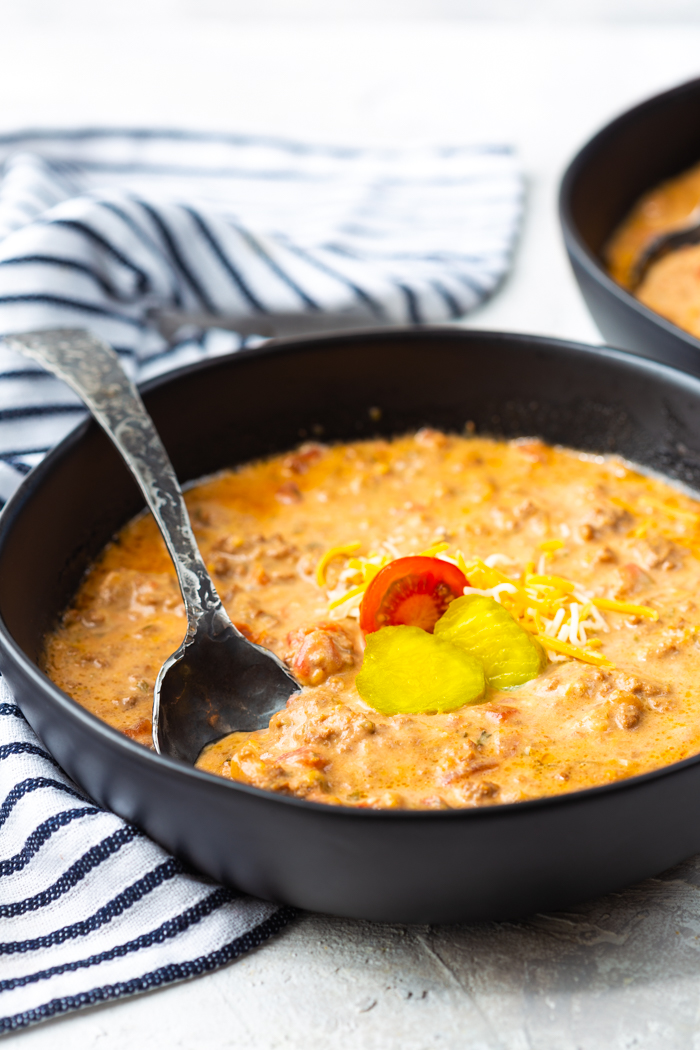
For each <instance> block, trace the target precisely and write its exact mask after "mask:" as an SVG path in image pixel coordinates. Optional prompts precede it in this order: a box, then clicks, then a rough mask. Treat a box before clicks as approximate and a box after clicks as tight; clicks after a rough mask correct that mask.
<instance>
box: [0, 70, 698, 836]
mask: <svg viewBox="0 0 700 1050" xmlns="http://www.w3.org/2000/svg"><path fill="white" fill-rule="evenodd" d="M698 84H700V78H699V80H698ZM358 335H361V336H370V337H372V338H378V339H381V340H384V339H386V340H391V339H394V338H396V337H401V338H411V337H414V338H415V337H424V336H426V335H427V336H433V337H437V338H445V337H449V336H455V335H458V336H460V337H462V338H464V339H466V340H467V341H470V340H472V339H473V340H474V341H484V340H486V341H489V340H493V341H494V342H500V341H505V342H509V343H513V342H515V343H519V342H523V343H528V344H530V345H532V344H535V345H536V346H542V347H546V348H549V349H553V350H555V351H556V350H561V351H563V352H571V351H573V352H575V353H585V354H592V355H593V356H595V357H600V358H604V359H607V360H610V361H617V362H620V363H621V364H623V365H627V366H631V367H633V368H634V369H635V370H637V371H640V372H643V373H644V372H646V373H649V374H650V375H651V376H654V375H656V376H658V377H659V378H660V379H662V378H665V379H666V380H668V379H672V380H673V381H674V382H675V383H677V384H679V385H681V386H682V387H685V388H687V389H688V392H689V393H693V394H694V395H695V396H696V397H697V398H698V400H700V377H695V376H693V375H691V374H689V373H687V372H683V371H682V370H681V369H678V368H674V367H673V366H671V365H666V364H662V363H661V362H658V361H654V360H651V359H648V358H644V357H640V356H638V355H636V354H634V353H632V352H631V351H628V350H621V349H615V348H613V347H608V346H604V345H601V346H596V345H593V344H587V343H579V342H575V341H573V340H567V339H560V338H557V337H551V336H542V335H536V334H532V335H530V334H528V333H522V332H506V331H497V330H489V329H476V328H463V327H461V326H458V325H452V324H450V325H425V326H423V325H420V326H415V325H405V326H404V325H402V326H399V325H397V326H384V327H381V328H364V329H357V330H353V331H344V332H342V333H338V334H334V333H318V334H313V335H310V336H305V337H299V336H293V337H292V336H290V337H285V338H279V339H274V340H269V341H268V342H266V343H263V344H261V345H259V346H255V347H246V348H244V349H241V350H237V351H232V352H231V353H228V354H222V355H218V356H217V357H213V358H207V359H205V360H201V361H196V362H194V363H190V364H187V365H183V366H181V367H179V368H176V369H173V370H172V371H169V372H166V373H163V374H161V375H159V376H156V377H153V378H151V379H148V380H147V381H146V382H144V383H143V384H139V390H140V392H141V393H142V394H144V395H146V397H147V396H148V394H149V393H150V392H151V391H154V390H159V389H160V388H162V387H163V386H166V385H167V384H168V383H169V382H171V381H177V380H179V379H182V378H184V377H187V376H189V375H193V374H195V373H198V372H202V371H207V370H208V369H210V368H215V367H217V366H221V365H230V364H232V363H235V362H238V361H241V362H245V361H246V360H251V359H259V358H262V357H266V358H268V357H270V356H273V357H279V356H287V355H293V354H294V353H295V352H296V351H297V349H299V348H303V347H305V346H307V345H308V344H315V343H323V342H330V343H331V344H332V345H333V346H335V345H339V344H343V343H346V342H353V341H354V340H355V339H356V338H357V337H358ZM93 428H97V429H98V424H97V423H96V422H95V421H94V420H93V419H91V418H90V417H89V416H88V418H86V419H84V420H82V421H81V422H80V423H78V424H76V426H75V427H74V428H73V429H72V430H71V431H70V432H69V433H68V434H67V435H66V436H65V437H64V438H63V439H62V440H61V441H60V442H59V443H58V444H57V445H55V446H54V448H52V449H51V450H50V451H49V452H48V453H47V454H46V455H45V457H44V459H43V460H42V461H41V462H40V463H39V464H38V465H37V466H36V467H35V468H34V469H33V470H32V471H31V472H30V473H29V474H28V475H27V476H26V478H25V479H24V480H23V481H22V483H21V484H20V486H19V487H18V488H17V490H16V491H15V492H14V493H13V495H12V496H11V497H10V499H9V500H8V501H7V503H6V504H5V506H4V507H3V508H2V510H1V511H0V548H2V546H3V544H4V542H5V538H6V536H7V534H9V532H10V531H11V530H12V528H13V525H14V519H15V518H16V517H17V516H18V515H19V514H20V513H21V511H22V508H23V505H24V503H25V501H26V500H28V499H30V498H31V497H32V495H33V494H34V492H35V491H36V490H37V489H39V488H40V487H41V485H42V484H43V482H44V478H45V477H46V476H47V475H48V474H49V473H50V472H51V470H52V469H53V466H54V463H55V462H56V461H57V460H60V459H61V458H62V457H64V456H66V455H69V454H70V452H71V450H72V448H73V447H74V446H75V445H77V444H78V443H79V442H80V441H81V440H82V439H83V438H84V437H85V436H86V435H87V433H88V432H89V431H90V430H92V429H93ZM0 651H1V652H2V659H3V663H4V662H5V660H9V661H12V662H14V664H15V665H16V666H17V667H18V668H19V670H20V672H21V673H22V674H23V675H24V677H25V679H29V680H30V681H31V683H32V685H33V686H34V687H35V688H36V689H37V690H39V691H40V692H42V693H43V694H44V695H45V697H47V698H48V700H49V701H50V702H51V703H52V704H54V705H56V706H57V707H58V709H59V710H62V711H63V713H64V714H66V715H67V716H68V717H69V719H71V720H76V721H77V722H79V723H82V724H83V726H84V728H85V729H86V730H87V731H88V732H90V733H97V734H98V736H101V737H102V738H103V741H104V743H105V744H106V745H108V746H110V747H112V748H116V749H117V750H120V749H123V750H124V751H125V753H126V754H127V755H129V757H130V759H131V761H135V762H137V763H138V764H139V765H143V766H145V767H147V768H148V767H151V768H153V767H154V764H155V767H156V768H157V770H162V771H164V772H165V771H169V772H170V774H171V775H176V776H181V777H182V776H184V777H186V778H192V777H193V778H194V779H195V781H199V782H200V783H202V784H205V785H209V787H210V788H213V785H217V787H218V789H220V790H222V791H224V790H225V791H229V792H231V791H232V792H239V793H243V794H244V795H249V796H252V797H253V798H257V799H258V800H260V801H262V802H266V803H270V804H280V805H283V806H291V807H292V808H294V809H301V810H302V811H304V810H306V811H310V812H315V813H317V814H323V815H326V816H328V817H338V816H340V815H341V814H342V817H343V819H347V820H384V821H388V820H391V821H396V820H398V821H401V822H403V821H407V820H408V821H414V822H415V821H423V820H431V821H437V820H440V821H443V822H444V821H455V820H459V821H461V820H470V821H475V820H478V821H481V820H497V819H499V818H500V817H502V818H503V819H507V818H509V817H512V816H513V815H514V814H517V813H523V814H524V813H526V812H530V811H532V810H543V809H548V808H551V807H559V806H567V805H568V806H576V805H578V804H579V803H581V802H584V801H585V800H588V799H592V798H594V797H596V796H598V797H600V796H603V795H607V794H610V793H616V794H619V793H620V792H622V793H624V792H630V791H635V790H636V789H637V788H639V787H642V786H644V785H645V784H648V783H651V782H653V781H655V780H659V779H663V778H665V777H669V776H675V775H677V774H678V773H680V772H682V771H683V770H685V769H688V768H691V767H693V766H697V765H700V752H698V754H696V755H691V756H690V757H689V758H685V759H682V760H681V761H679V762H673V763H671V764H670V765H666V766H661V767H659V768H658V769H653V770H649V771H648V772H646V773H639V774H637V775H635V776H631V777H623V778H621V779H620V780H616V781H613V782H611V783H608V784H600V785H596V786H593V787H588V788H581V789H579V790H577V791H569V792H563V793H561V794H558V795H544V796H541V797H538V798H531V799H523V800H522V801H518V802H505V803H497V804H495V805H492V806H483V807H473V808H472V807H463V808H454V809H445V810H433V809H370V808H366V809H365V808H361V807H357V806H343V805H332V804H328V803H322V802H309V801H308V800H307V799H304V798H299V797H297V796H294V795H283V794H281V793H277V792H275V791H268V790H265V789H263V788H257V787H254V786H253V785H250V784H244V783H242V782H240V781H235V780H227V779H225V778H224V777H219V776H217V775H216V774H214V773H209V772H206V771H205V770H201V769H196V768H195V767H194V766H189V765H188V764H187V763H185V762H180V761H178V760H176V759H172V758H169V757H167V756H164V755H158V754H156V753H155V752H154V751H152V750H150V749H149V748H146V747H144V746H143V745H141V744H137V743H136V741H134V740H131V739H130V738H129V737H127V736H125V735H124V734H123V733H120V732H119V730H117V729H114V728H113V727H112V726H110V725H108V723H107V722H104V721H103V720H102V719H100V718H98V716H97V715H94V714H92V713H91V712H90V711H88V710H86V708H84V707H82V706H81V705H80V704H79V703H78V701H77V700H74V699H73V697H71V696H70V695H69V694H68V693H65V692H64V691H63V690H62V689H60V688H59V687H58V686H57V685H56V684H55V683H54V682H53V681H52V680H51V679H50V678H49V677H48V675H46V674H45V673H44V672H43V671H42V670H41V669H40V668H39V667H38V666H37V664H35V663H34V662H33V661H32V660H31V659H30V658H29V657H28V656H27V654H26V653H25V652H24V650H23V649H22V648H21V646H20V645H19V643H18V642H16V641H15V639H14V638H13V636H12V634H11V633H10V631H9V629H8V627H7V625H6V624H5V621H4V618H3V617H2V615H1V614H0ZM15 702H17V701H15ZM18 706H19V704H18ZM20 710H21V706H20ZM59 768H61V769H62V767H59ZM62 771H63V770H62ZM66 775H67V774H66ZM81 790H83V789H81Z"/></svg>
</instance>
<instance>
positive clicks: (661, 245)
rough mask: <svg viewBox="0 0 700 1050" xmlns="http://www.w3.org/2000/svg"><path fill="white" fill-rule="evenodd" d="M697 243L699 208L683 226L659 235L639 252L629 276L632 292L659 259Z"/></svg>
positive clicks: (698, 237) (698, 241)
mask: <svg viewBox="0 0 700 1050" xmlns="http://www.w3.org/2000/svg"><path fill="white" fill-rule="evenodd" d="M698 243H700V208H695V209H694V211H692V212H691V213H690V215H689V216H688V219H687V220H686V223H685V225H684V226H681V227H680V229H679V228H678V227H676V228H675V229H673V230H667V231H666V232H665V233H660V234H659V236H658V237H654V239H653V240H651V241H649V243H648V244H647V245H646V246H645V248H644V249H643V250H642V251H641V252H640V254H639V255H638V256H637V259H636V260H635V262H634V266H633V267H632V272H631V275H630V277H631V284H632V290H634V289H636V288H638V287H639V285H640V284H641V283H642V281H643V280H644V278H645V277H646V275H647V273H648V272H649V270H650V269H651V267H652V266H653V265H654V263H657V262H658V261H659V259H663V257H664V256H665V255H668V254H669V253H670V252H675V251H677V250H678V249H679V248H683V247H685V245H686V244H698Z"/></svg>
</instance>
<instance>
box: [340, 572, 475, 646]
mask: <svg viewBox="0 0 700 1050" xmlns="http://www.w3.org/2000/svg"><path fill="white" fill-rule="evenodd" d="M466 586H467V578H466V576H465V575H464V573H463V572H462V570H461V569H458V568H457V566H456V565H452V563H451V562H449V561H443V560H442V559H441V558H426V557H424V556H423V555H420V554H417V555H415V556H413V557H408V558H397V559H396V560H395V561H391V562H389V564H388V565H385V566H384V568H383V569H381V570H380V571H379V572H378V573H377V575H376V576H375V577H374V579H373V580H372V581H371V583H370V584H369V586H368V588H367V590H366V591H365V594H364V598H363V599H362V605H361V606H360V627H361V628H362V630H363V631H364V632H365V634H371V632H372V631H378V630H379V628H380V627H399V626H401V625H405V626H408V627H422V628H423V630H424V631H428V632H429V633H431V634H432V631H433V628H434V627H435V624H436V623H437V622H438V620H439V619H440V617H441V616H442V614H443V613H444V612H445V610H446V609H447V606H448V605H449V604H450V602H451V601H452V600H453V599H454V598H458V597H459V596H460V595H461V594H463V593H464V588H465V587H466Z"/></svg>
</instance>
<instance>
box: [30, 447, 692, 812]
mask: <svg viewBox="0 0 700 1050" xmlns="http://www.w3.org/2000/svg"><path fill="white" fill-rule="evenodd" d="M186 499H187V504H188V507H189V511H190V515H191V518H192V522H193V526H194V531H195V534H196V537H197V541H198V543H199V545H200V548H201V551H202V554H203V556H204V559H205V562H206V564H207V567H208V569H209V571H210V573H211V575H212V577H213V579H214V582H215V584H216V587H217V589H218V591H219V594H220V595H221V598H222V600H223V602H224V604H225V606H226V608H227V610H228V612H229V614H230V616H231V619H232V620H233V621H234V623H236V624H237V625H238V627H239V629H240V630H242V631H243V632H244V633H245V634H246V635H247V636H248V637H249V638H251V639H253V640H254V641H256V642H258V643H260V644H261V645H263V646H266V647H267V648H269V649H271V650H272V651H273V652H275V653H276V654H277V655H278V656H280V657H281V658H282V659H284V660H285V661H287V663H288V664H289V666H290V667H291V669H292V671H293V673H294V674H295V676H296V678H297V680H298V681H299V682H300V684H301V689H300V691H299V692H298V693H296V694H295V695H294V696H292V697H291V698H290V700H289V702H288V704H287V706H286V707H285V708H284V710H282V711H280V712H279V713H278V714H276V715H275V716H274V717H273V718H272V720H271V722H270V726H269V728H268V729H265V730H262V731H259V732H254V733H235V734H232V735H231V736H229V737H226V738H224V739H223V740H221V741H218V742H217V743H215V744H213V745H211V746H210V747H209V748H208V749H207V750H206V751H205V752H204V754H203V755H202V756H201V757H200V759H199V762H198V765H199V766H200V767H201V768H202V769H205V770H208V771H210V772H212V773H215V774H217V775H220V776H222V777H227V778H230V779H233V780H237V781H241V782H243V783H246V784H251V785H254V786H256V787H259V788H263V789H266V790H270V791H276V792H282V793H284V794H288V795H295V796H298V797H301V798H305V799H309V800H311V801H313V802H321V803H329V804H336V805H338V804H340V805H347V806H364V807H382V808H384V807H399V808H423V809H425V808H437V809H439V808H450V807H465V806H483V805H496V804H499V803H506V802H516V801H519V800H522V799H531V798H537V797H540V796H544V795H554V794H560V793H562V792H568V791H575V790H578V789H581V788H587V787H591V786H593V785H599V784H607V783H610V782H611V781H615V780H619V779H620V778H623V777H629V776H633V775H635V774H639V773H644V772H647V771H648V770H653V769H657V768H659V767H661V766H664V765H667V764H669V763H672V762H676V761H679V760H681V759H684V758H687V757H689V756H691V755H694V754H697V753H698V752H700V687H699V686H698V682H699V681H700V642H699V640H698V632H699V629H700V627H699V625H700V609H699V608H698V595H699V594H700V503H698V502H697V501H696V500H694V499H693V498H691V497H690V496H689V495H686V494H684V493H683V492H681V491H680V490H678V489H677V488H675V487H673V486H671V485H670V484H667V483H665V482H664V481H662V480H659V479H656V478H652V477H648V476H646V475H644V474H642V473H640V472H638V471H637V470H635V469H634V468H633V467H631V466H630V465H629V464H627V463H625V462H623V461H621V460H619V459H616V458H614V457H602V456H594V455H589V454H584V453H579V452H575V451H572V450H569V449H562V448H552V447H549V446H547V445H545V444H543V443H542V442H541V441H539V440H536V439H520V440H516V441H511V442H504V441H497V440H492V439H488V438H481V437H473V436H465V437H460V436H454V435H446V434H443V433H441V432H438V431H435V430H427V429H424V430H421V431H419V432H418V433H416V434H411V435H408V436H404V437H399V438H396V439H393V440H380V439H377V440H371V441H359V442H353V443H349V444H340V445H335V446H324V445H320V444H306V445H303V446H301V447H300V448H299V449H297V450H296V451H294V452H292V453H289V454H287V455H280V456H275V457H272V458H270V459H268V460H264V461H261V462H256V463H251V464H248V465H246V466H243V467H241V468H238V469H235V470H229V471H224V472H223V473H221V474H219V475H217V476H215V477H212V478H208V479H205V480H203V481H202V482H200V483H198V484H197V485H195V486H194V487H192V488H191V489H190V490H189V491H188V492H187V494H186ZM424 552H427V555H428V556H430V557H433V558H435V557H437V558H438V559H443V561H448V562H450V568H449V571H447V570H446V573H447V576H450V573H451V574H452V575H451V577H450V578H454V577H455V570H454V566H457V565H458V564H459V565H461V566H465V567H466V568H467V577H468V583H469V586H470V587H471V588H475V590H474V591H473V593H475V594H476V593H477V592H478V593H479V594H482V595H488V596H492V597H493V598H494V599H495V600H496V601H498V602H499V603H500V605H502V606H503V609H505V610H507V611H509V613H510V615H512V617H513V618H515V619H516V620H517V622H518V624H519V625H520V627H521V628H522V631H523V632H527V633H528V635H529V636H530V637H531V638H533V639H534V640H535V643H536V645H537V646H538V647H540V648H539V649H538V652H541V654H542V660H543V663H542V667H541V669H540V670H539V671H537V672H536V673H535V672H533V673H535V677H533V678H532V679H531V680H529V681H527V682H526V683H525V684H523V685H520V686H518V687H516V688H507V689H499V688H495V687H493V686H491V685H489V686H488V688H487V689H486V692H485V693H484V694H483V695H482V696H481V697H480V699H479V700H478V701H477V702H470V703H467V704H465V705H464V706H458V707H457V708H454V709H451V710H446V711H442V712H440V711H439V710H438V711H427V712H422V713H421V712H419V713H411V712H409V713H405V712H401V713H395V714H382V713H381V712H380V711H379V710H377V709H375V708H374V707H372V706H371V705H370V704H369V703H367V701H366V700H363V699H362V697H361V696H360V693H359V692H358V688H357V686H356V678H357V675H358V672H360V670H361V668H362V663H363V652H364V647H365V641H366V639H365V637H364V635H363V632H362V631H361V629H360V615H361V603H362V601H363V595H364V591H363V588H364V587H366V586H367V580H368V579H371V578H372V576H373V574H376V572H377V571H378V569H379V568H380V567H381V566H382V565H386V564H392V563H393V561H394V560H395V559H398V558H401V557H405V556H408V555H419V554H423V553H424ZM445 594H446V597H445V596H443V598H444V603H445V605H446V607H447V608H448V609H449V604H448V603H449V602H450V601H451V600H452V599H453V597H454V595H453V593H452V592H445ZM501 615H505V614H501ZM508 622H509V623H510V620H509V621H508ZM428 626H429V625H428ZM184 628H185V617H184V608H183V605H182V601H181V597H180V593H179V590H178V586H177V582H176V578H175V573H174V570H173V567H172V564H171V562H170V560H169V557H168V555H167V552H166V549H165V546H164V544H163V542H162V540H161V538H160V535H159V533H158V531H157V528H156V526H155V524H154V521H153V519H152V518H151V517H150V515H146V514H144V515H141V516H139V517H138V518H136V519H134V520H133V521H131V522H129V524H127V525H126V526H125V527H124V528H123V529H122V531H121V532H120V533H119V535H118V536H117V537H116V538H115V539H114V541H113V542H112V543H110V544H109V545H108V547H107V548H106V549H105V550H104V552H103V553H102V555H101V556H100V558H99V559H98V560H97V562H96V563H95V565H94V566H93V567H92V568H91V569H90V571H89V572H88V573H87V575H86V577H85V579H84V581H83V583H82V585H81V587H80V589H79V591H78V593H77V595H76V597H75V600H74V601H73V603H72V605H71V606H70V608H69V609H68V610H67V611H66V612H65V614H64V616H63V618H62V621H61V623H60V624H59V625H58V626H57V627H56V629H55V630H54V631H53V632H51V633H50V634H49V635H48V636H47V638H46V640H45V651H44V657H43V666H44V669H45V670H46V672H47V674H48V675H49V676H50V677H51V678H52V679H53V680H54V681H55V682H56V683H57V684H58V685H59V686H60V687H61V688H62V689H63V690H65V692H66V693H68V694H69V695H70V696H72V697H73V698H74V699H75V700H76V701H78V703H80V704H82V705H83V706H84V707H85V708H86V709H87V710H89V711H91V712H92V713H93V714H95V715H97V716H98V717H99V718H101V719H103V720H105V721H106V722H108V723H109V724H110V725H111V726H113V727H114V728H115V729H118V730H120V731H121V732H123V733H125V734H127V735H128V736H129V737H131V738H132V739H133V740H136V741H138V742H139V743H141V744H143V745H144V746H146V747H149V746H151V704H152V695H153V687H154V682H155V678H156V674H157V672H158V669H159V667H160V665H161V663H162V662H163V661H164V660H165V658H166V657H167V656H168V655H169V654H170V653H171V652H172V651H173V650H175V649H176V648H177V646H178V645H179V644H180V642H181V640H182V638H183V635H184ZM514 629H515V628H514ZM436 630H437V628H436ZM367 637H368V638H372V637H373V635H371V634H370V635H368V636H367ZM421 637H423V636H421ZM436 637H438V635H437V634H436ZM523 637H524V635H523ZM528 644H529V643H528ZM419 670H420V668H418V671H419ZM433 687H435V684H434V683H433ZM437 688H439V683H438V686H437Z"/></svg>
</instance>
